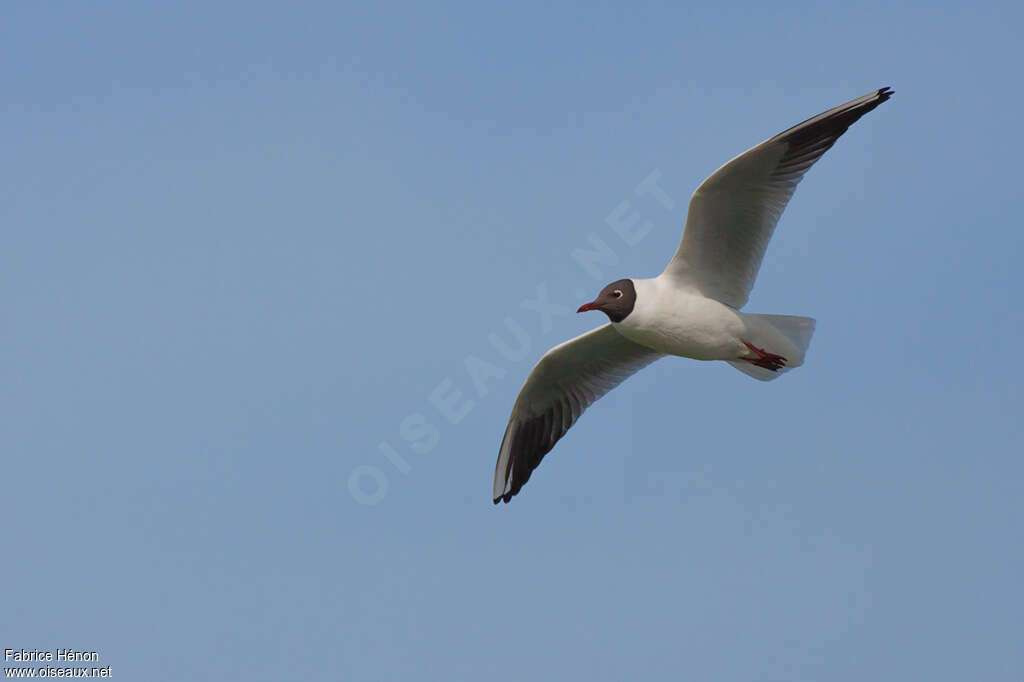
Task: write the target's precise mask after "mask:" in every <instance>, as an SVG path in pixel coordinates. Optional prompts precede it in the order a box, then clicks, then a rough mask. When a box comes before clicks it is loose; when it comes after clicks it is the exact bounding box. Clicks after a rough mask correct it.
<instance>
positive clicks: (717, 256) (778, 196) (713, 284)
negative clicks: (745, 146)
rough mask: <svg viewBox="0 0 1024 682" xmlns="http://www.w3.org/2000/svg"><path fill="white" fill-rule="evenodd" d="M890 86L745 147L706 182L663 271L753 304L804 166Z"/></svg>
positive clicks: (736, 303)
mask: <svg viewBox="0 0 1024 682" xmlns="http://www.w3.org/2000/svg"><path fill="white" fill-rule="evenodd" d="M892 94H893V92H892V90H891V89H890V88H881V89H879V90H876V91H874V92H872V93H869V94H867V95H864V96H863V97H858V98H857V99H854V100H850V101H849V102H847V103H846V104H841V105H840V106H838V107H836V108H834V109H829V110H828V111H826V112H824V113H822V114H818V115H817V116H815V117H813V118H809V119H807V120H806V121H804V122H803V123H800V124H797V125H795V126H793V127H792V128H790V129H789V130H786V131H783V132H781V133H779V134H778V135H776V136H775V137H772V138H770V139H768V140H765V141H764V142H762V143H761V144H759V145H757V146H756V147H754V148H752V149H750V150H748V151H746V152H744V153H743V154H740V155H739V156H737V157H736V158H734V159H733V160H731V161H729V162H728V163H727V164H725V165H724V166H722V167H721V168H719V169H718V170H717V171H715V172H714V173H712V174H711V176H710V177H708V179H707V180H705V181H704V182H703V183H701V185H700V187H698V188H697V191H695V192H694V193H693V197H692V198H691V199H690V209H689V213H688V214H687V216H686V227H685V228H684V230H683V238H682V240H681V241H680V243H679V248H678V249H677V250H676V254H675V256H674V257H673V258H672V261H671V262H670V263H669V264H668V267H667V268H665V274H666V275H669V276H671V277H673V278H675V279H676V281H677V282H679V283H680V284H681V285H684V286H689V287H691V288H693V289H696V290H697V291H699V292H700V293H702V294H704V295H705V296H708V297H710V298H714V299H716V300H718V301H721V302H722V303H725V304H727V305H730V306H732V307H734V308H742V307H743V306H744V305H746V303H747V298H748V297H749V295H750V289H751V288H752V287H753V286H754V280H755V279H756V278H757V271H758V270H759V269H760V268H761V260H762V258H763V257H764V252H765V249H766V248H767V246H768V241H769V240H770V239H771V236H772V232H773V231H774V230H775V225H776V224H777V223H778V221H779V217H780V216H781V215H782V212H783V211H784V210H785V208H786V204H788V203H789V200H790V198H791V197H792V196H793V192H794V191H795V190H796V186H797V184H799V183H800V180H801V179H803V176H804V173H806V172H807V170H808V169H809V168H810V167H811V166H813V165H814V163H815V162H816V161H817V160H818V159H820V158H821V156H822V154H824V153H825V152H826V151H828V150H829V148H830V147H832V145H833V144H835V141H836V140H838V139H839V136H840V135H842V134H843V133H845V132H846V130H847V129H848V128H849V127H850V126H851V125H853V123H854V122H856V121H857V119H859V118H860V117H861V116H863V115H864V114H866V113H868V112H869V111H871V110H872V109H874V108H875V107H877V106H878V105H879V104H881V103H882V102H884V101H886V100H887V99H889V97H891V96H892Z"/></svg>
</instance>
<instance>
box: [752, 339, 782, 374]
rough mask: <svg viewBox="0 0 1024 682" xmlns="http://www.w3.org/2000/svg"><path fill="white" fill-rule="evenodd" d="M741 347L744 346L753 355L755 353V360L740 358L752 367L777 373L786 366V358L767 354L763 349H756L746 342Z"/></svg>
mask: <svg viewBox="0 0 1024 682" xmlns="http://www.w3.org/2000/svg"><path fill="white" fill-rule="evenodd" d="M743 345H745V346H746V347H747V348H749V349H750V350H751V351H753V352H754V353H757V357H756V358H742V359H743V360H746V361H747V362H749V363H750V364H752V365H757V366H758V367H764V368H765V369H770V370H771V371H773V372H778V371H779V370H780V369H782V368H783V367H785V366H786V358H784V357H782V356H781V355H776V354H775V353H769V352H767V351H766V350H765V349H764V348H758V347H757V346H755V345H754V344H752V343H747V342H746V341H744V342H743Z"/></svg>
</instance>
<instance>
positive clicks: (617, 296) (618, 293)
mask: <svg viewBox="0 0 1024 682" xmlns="http://www.w3.org/2000/svg"><path fill="white" fill-rule="evenodd" d="M612 296H614V297H615V298H622V292H621V291H619V290H618V289H616V290H615V291H613V292H612Z"/></svg>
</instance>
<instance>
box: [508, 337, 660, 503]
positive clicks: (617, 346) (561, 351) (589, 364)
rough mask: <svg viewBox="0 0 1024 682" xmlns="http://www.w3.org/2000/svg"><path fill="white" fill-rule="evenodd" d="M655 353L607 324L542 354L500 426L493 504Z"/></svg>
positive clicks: (516, 486) (655, 356)
mask: <svg viewBox="0 0 1024 682" xmlns="http://www.w3.org/2000/svg"><path fill="white" fill-rule="evenodd" d="M660 357H662V354H661V353H659V352H657V351H654V350H651V349H650V348H647V347H645V346H641V345H640V344H637V343H633V342H632V341H630V340H629V339H627V338H626V337H624V336H622V335H621V334H619V332H617V331H615V329H614V328H613V327H612V325H611V324H606V325H604V326H603V327H598V328H597V329H594V330H592V331H589V332H587V333H586V334H582V335H581V336H577V337H576V338H575V339H572V340H570V341H566V342H565V343H563V344H561V345H559V346H555V347H554V348H552V349H551V350H549V351H548V352H547V353H545V354H544V357H543V358H541V360H540V362H538V363H537V365H536V367H534V368H533V371H532V372H530V376H529V377H528V378H527V379H526V383H525V384H524V385H523V388H522V389H521V390H520V391H519V397H518V398H517V399H516V403H515V405H514V406H513V408H512V414H511V416H510V417H509V420H508V426H507V427H505V436H504V438H502V441H501V447H500V448H499V450H498V462H497V464H496V466H495V469H494V503H495V504H497V503H498V502H499V501H504V502H508V501H509V500H511V499H512V496H513V495H515V494H516V493H518V492H519V490H520V488H522V487H523V485H524V484H525V483H526V482H527V481H528V480H529V479H530V474H532V473H533V470H534V469H536V468H537V466H538V465H539V464H540V461H541V459H542V458H543V457H544V455H546V454H547V453H548V452H550V451H551V448H553V447H554V446H555V443H557V442H558V439H560V438H561V437H562V436H564V435H565V433H566V431H568V430H569V427H570V426H572V425H573V424H575V423H576V420H577V419H579V418H580V415H581V414H583V411H584V410H586V409H587V408H588V407H590V405H592V404H594V403H595V402H597V401H598V399H600V398H601V397H602V396H603V395H604V394H605V393H607V392H608V391H610V390H612V389H613V388H615V387H616V386H618V385H619V384H620V383H622V382H623V381H624V380H625V379H626V378H627V377H629V376H630V375H632V374H634V373H635V372H637V371H638V370H640V369H642V368H643V367H646V366H647V365H649V364H650V363H652V362H654V361H655V360H657V359H658V358H660Z"/></svg>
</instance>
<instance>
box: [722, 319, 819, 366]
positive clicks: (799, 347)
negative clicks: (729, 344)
mask: <svg viewBox="0 0 1024 682" xmlns="http://www.w3.org/2000/svg"><path fill="white" fill-rule="evenodd" d="M743 319H744V321H745V322H746V323H747V326H748V328H749V329H750V330H751V331H752V333H753V334H754V338H752V339H748V340H749V341H750V342H751V343H753V344H754V345H762V344H763V347H764V348H765V350H768V351H770V352H772V353H777V354H779V355H782V356H783V357H785V358H786V366H785V367H783V368H782V369H780V370H778V371H774V370H770V369H768V368H766V367H758V366H757V365H752V364H750V363H749V362H747V361H746V360H731V361H729V364H730V365H732V366H733V367H735V368H736V369H738V370H739V371H741V372H743V373H744V374H746V375H749V376H752V377H754V378H755V379H757V380H758V381H771V380H772V379H775V378H777V377H778V376H779V375H781V374H783V373H785V372H788V371H789V370H791V369H795V368H797V367H799V366H800V365H802V364H804V356H805V355H806V353H807V347H808V346H810V345H811V337H812V336H814V319H813V318H810V317H797V316H796V315H751V314H744V315H743ZM775 334H781V335H782V336H783V337H785V338H784V340H783V339H779V338H778V337H777V336H775ZM773 336H775V338H774V342H773V339H772V337H773ZM787 341H788V342H789V344H791V346H790V348H789V349H785V348H783V347H781V346H784V345H786V343H785V342H787Z"/></svg>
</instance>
